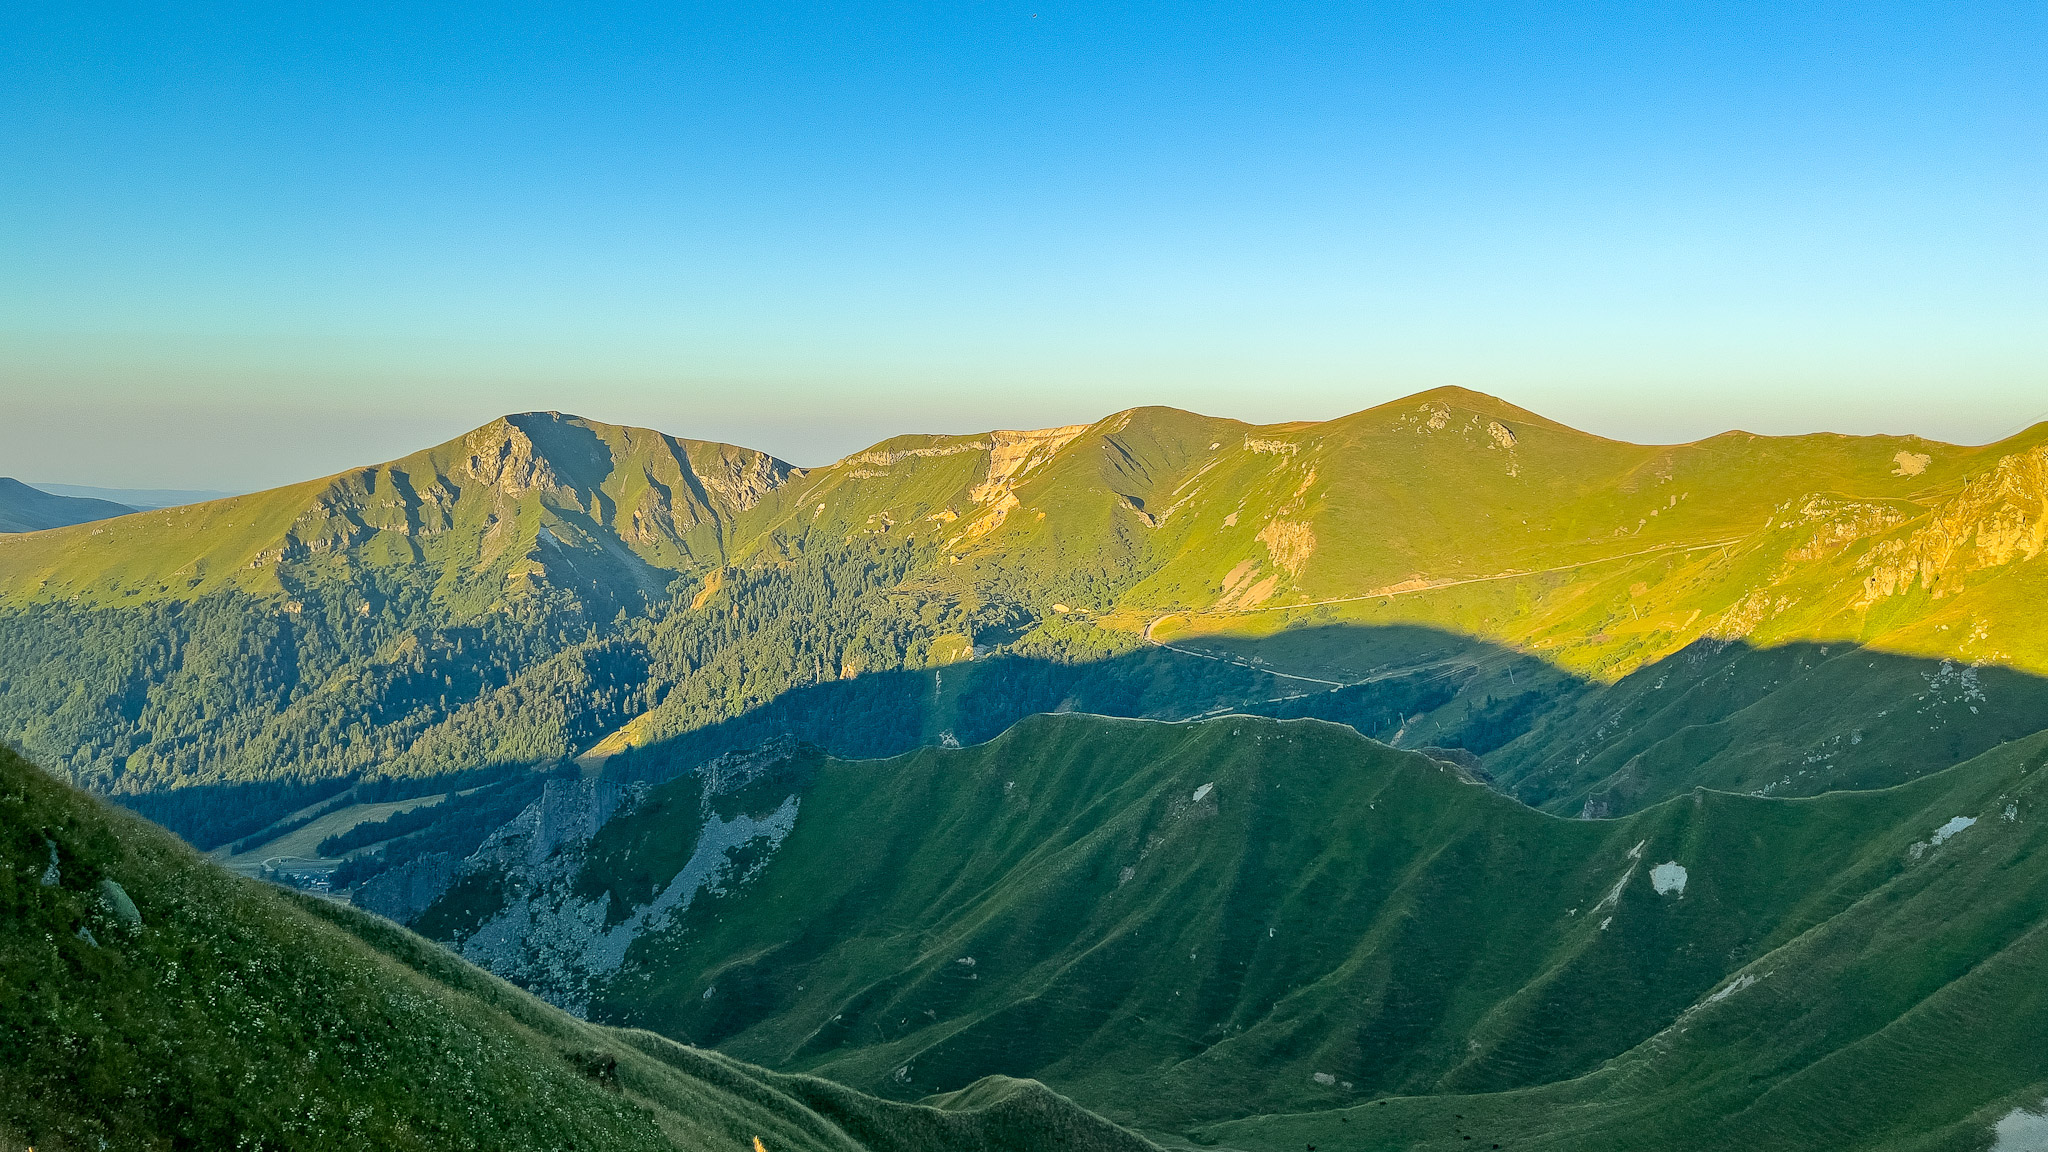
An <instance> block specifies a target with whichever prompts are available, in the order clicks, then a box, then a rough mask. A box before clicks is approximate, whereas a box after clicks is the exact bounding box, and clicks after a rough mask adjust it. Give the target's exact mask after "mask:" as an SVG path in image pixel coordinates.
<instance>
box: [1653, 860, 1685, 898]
mask: <svg viewBox="0 0 2048 1152" xmlns="http://www.w3.org/2000/svg"><path fill="white" fill-rule="evenodd" d="M1650 887H1651V888H1654V889H1656V891H1657V895H1659V896H1669V895H1672V894H1674V893H1675V894H1677V895H1679V896H1683V895H1685V865H1683V864H1680V863H1679V862H1678V861H1676V860H1666V861H1665V862H1664V863H1662V864H1659V865H1657V866H1656V867H1655V868H1652V869H1650Z"/></svg>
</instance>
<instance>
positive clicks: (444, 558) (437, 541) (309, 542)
mask: <svg viewBox="0 0 2048 1152" xmlns="http://www.w3.org/2000/svg"><path fill="white" fill-rule="evenodd" d="M790 471H791V469H790V467H789V466H788V465H786V464H784V463H782V462H781V461H778V460H776V459H774V458H773V457H770V456H766V455H763V454H761V453H758V452H750V451H748V450H746V449H742V448H734V447H731V446H729V445H724V444H711V443H706V442H702V441H692V440H679V439H677V438H675V437H672V436H666V435H663V434H661V433H659V432H652V431H649V430H647V429H643V428H623V427H618V426H615V425H609V424H598V423H595V422H593V421H588V420H583V419H581V418H579V417H574V416H563V415H561V414H560V413H553V412H546V413H526V414H523V415H517V416H507V417H504V418H501V419H499V420H495V421H492V422H491V423H489V424H486V425H484V426H483V427H481V428H478V429H477V430H475V431H474V432H471V433H469V434H467V435H465V436H463V437H461V438H459V439H456V440H451V441H449V442H448V443H446V444H442V445H439V446H437V447H434V448H430V449H427V450H426V451H424V452H418V453H415V454H413V455H411V456H407V457H405V458H404V459H401V460H394V461H392V462H390V463H387V464H380V465H376V466H373V467H367V468H359V469H355V470H353V471H350V472H344V473H341V474H339V475H336V476H330V477H326V478H323V479H319V480H312V481H308V482H306V483H304V484H298V485H293V486H291V487H286V488H277V489H272V490H270V491H267V492H257V493H252V494H251V495H248V496H236V497H231V498H229V499H226V500H215V501H210V502H208V503H205V504H197V505H188V506H185V507H181V508H173V509H167V510H165V511H164V512H162V513H159V514H152V515H149V516H141V517H136V518H135V519H134V520H132V521H128V522H125V523H123V524H122V525H120V526H118V528H116V529H113V530H107V531H103V532H102V533H101V534H100V535H99V536H98V537H94V538H92V539H87V538H86V536H87V535H90V534H89V533H86V534H84V535H81V534H80V533H79V532H72V533H68V534H64V533H60V534H58V535H55V536H49V537H37V538H35V539H33V540H20V541H10V542H9V548H8V550H7V552H6V554H5V557H4V559H0V564H4V566H5V570H6V573H7V576H8V579H7V580H6V582H5V585H4V589H0V594H4V595H5V596H6V597H7V599H9V600H11V601H15V602H25V601H36V600H45V601H48V600H69V599H73V598H80V599H85V600H89V601H93V602H99V603H125V602H129V601H143V602H146V601H150V600H158V599H172V600H177V599H190V598H192V597H194V596H197V595H202V594H204V593H207V592H212V591H217V590H223V589H235V590H239V591H243V592H248V593H252V594H256V595H280V596H293V595H297V594H298V593H300V592H302V591H319V590H322V589H324V588H327V587H331V586H332V587H340V588H343V589H345V590H355V584H354V583H353V581H355V580H356V579H358V578H360V577H361V576H362V574H364V573H366V572H375V571H378V570H384V569H407V570H409V573H408V577H407V582H408V583H417V584H420V585H422V586H425V587H429V588H431V589H432V593H433V598H434V599H435V600H436V601H437V602H442V603H446V604H448V605H449V606H450V607H451V608H452V609H453V611H454V612H455V614H456V615H457V616H458V617H467V616H473V615H476V614H478V613H481V612H484V611H488V610H491V609H492V608H494V607H497V606H499V605H501V604H503V603H504V602H505V601H506V600H508V599H517V598H518V597H520V596H522V595H529V594H531V593H532V591H533V586H534V585H535V584H536V582H538V583H542V584H553V585H554V586H557V587H562V588H567V589H571V590H575V591H579V592H582V593H584V594H585V595H588V596H593V597H596V598H597V599H598V600H600V601H602V602H605V603H612V602H623V601H624V600H627V599H630V598H632V597H633V596H634V595H635V594H636V593H638V594H645V595H654V594H658V593H659V592H660V591H661V590H662V588H663V587H664V586H665V585H666V583H667V582H668V580H670V579H673V578H674V576H675V575H676V574H677V573H679V572H681V571H682V570H684V569H686V568H688V567H690V566H691V565H692V564H694V563H701V562H703V561H704V560H705V559H707V558H710V559H715V558H717V557H718V556H719V555H720V554H721V553H720V549H721V547H722V536H723V526H724V524H725V522H726V521H728V520H729V519H730V518H731V517H732V516H733V515H735V514H736V513H738V512H740V511H743V510H745V509H747V508H749V507H751V506H753V504H754V503H756V502H757V501H758V500H759V499H760V498H761V496H762V495H763V494H764V493H766V492H768V491H770V490H772V489H774V488H775V487H776V486H778V485H779V484H781V483H782V482H783V480H784V479H786V478H787V477H788V475H789V474H790ZM354 607H355V608H356V609H357V610H359V611H362V610H367V611H368V612H375V611H377V610H378V608H379V607H381V605H379V604H377V603H375V602H374V601H373V600H372V599H370V598H360V599H359V600H358V602H357V603H356V604H355V605H354Z"/></svg>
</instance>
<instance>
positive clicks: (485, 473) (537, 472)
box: [463, 417, 560, 498]
mask: <svg viewBox="0 0 2048 1152" xmlns="http://www.w3.org/2000/svg"><path fill="white" fill-rule="evenodd" d="M463 448H464V449H466V450H467V451H468V453H469V458H468V460H467V461H466V462H465V464H466V467H467V469H468V471H469V474H470V475H471V476H472V477H474V478H475V479H477V480H480V481H482V482H483V483H485V484H487V485H490V486H491V487H493V488H497V489H498V490H500V491H502V492H504V493H505V494H506V495H507V496H511V497H514V498H517V497H520V496H524V495H525V494H526V493H528V492H532V491H536V490H540V489H549V488H556V487H559V486H560V480H559V479H558V478H557V477H556V476H555V473H554V469H552V468H550V467H548V462H547V460H546V459H545V458H543V457H542V456H541V455H540V453H539V452H537V451H536V450H535V449H534V446H533V438H532V437H530V436H528V435H527V434H526V433H525V432H524V431H522V430H521V429H520V428H518V427H517V426H516V425H514V424H513V423H512V422H511V421H509V420H506V419H504V418H502V417H501V418H499V419H497V420H493V421H491V422H490V423H489V424H486V425H484V426H483V427H481V428H479V429H477V430H476V431H474V432H471V433H470V434H469V435H468V436H466V437H464V438H463Z"/></svg>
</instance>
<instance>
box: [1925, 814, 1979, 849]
mask: <svg viewBox="0 0 2048 1152" xmlns="http://www.w3.org/2000/svg"><path fill="white" fill-rule="evenodd" d="M1976 822H1977V818H1976V817H1975V816H1957V817H1954V818H1953V819H1951V820H1950V821H1949V822H1948V823H1946V824H1943V825H1942V826H1941V827H1939V828H1936V829H1935V830H1934V836H1933V837H1932V839H1933V841H1934V846H1935V847H1936V848H1939V847H1941V845H1942V842H1943V841H1945V840H1947V839H1948V838H1949V837H1951V836H1953V835H1955V834H1956V833H1958V832H1961V831H1962V830H1963V829H1965V828H1968V827H1969V826H1970V825H1972V824H1975V823H1976Z"/></svg>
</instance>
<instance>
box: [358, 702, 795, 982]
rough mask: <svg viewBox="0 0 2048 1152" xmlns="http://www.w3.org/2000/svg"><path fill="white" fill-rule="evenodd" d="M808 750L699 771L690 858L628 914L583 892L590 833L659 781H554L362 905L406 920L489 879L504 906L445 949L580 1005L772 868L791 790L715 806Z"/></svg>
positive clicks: (745, 756)
mask: <svg viewBox="0 0 2048 1152" xmlns="http://www.w3.org/2000/svg"><path fill="white" fill-rule="evenodd" d="M801 751H802V749H801V748H800V747H799V746H798V745H797V744H796V743H795V742H794V741H788V740H782V741H774V742H771V743H769V744H766V745H764V746H762V747H761V748H758V749H754V750H750V751H745V752H734V753H730V754H728V755H725V756H721V757H718V758H717V759H715V760H711V761H709V762H707V763H705V764H702V765H700V766H698V767H697V768H695V769H694V770H693V771H694V772H695V773H696V775H697V777H698V779H699V782H700V787H699V790H698V795H699V796H700V798H701V811H700V812H699V816H700V818H701V822H700V823H699V824H698V825H697V826H696V828H695V832H694V837H695V839H694V841H693V842H692V846H691V852H690V855H689V858H688V860H687V861H685V862H684V864H683V866H682V867H681V868H680V869H679V870H678V871H677V872H676V873H675V875H674V876H672V877H669V878H668V879H666V880H665V881H664V882H662V883H661V885H660V887H659V888H658V890H657V891H656V892H655V893H654V894H653V897H652V898H651V899H650V900H649V901H648V902H647V903H645V904H642V905H639V906H636V907H632V908H623V909H622V908H619V907H615V906H614V903H613V899H612V897H611V896H610V895H608V894H602V893H601V894H599V895H598V896H596V897H595V898H592V897H590V896H588V895H586V894H583V893H581V892H579V891H578V888H577V880H578V878H579V877H580V876H581V875H582V872H583V868H584V865H585V861H586V860H587V859H588V856H589V845H590V842H591V840H592V838H593V837H595V836H596V835H597V832H598V830H599V829H600V828H602V827H604V826H605V824H606V823H607V822H608V821H609V820H611V819H612V817H613V816H614V815H616V814H618V813H620V812H621V811H631V810H632V809H633V808H634V807H635V806H636V805H637V804H639V802H640V801H641V800H642V799H644V798H645V797H646V796H647V795H648V793H649V791H650V790H651V787H652V783H651V782H643V783H639V784H635V785H633V786H631V787H630V788H625V787H622V786H621V785H620V784H619V783H618V782H617V781H616V780H613V779H609V778H606V777H603V776H601V775H600V776H597V777H589V776H586V777H583V778H580V779H556V780H550V781H549V782H548V784H547V787H546V789H545V790H544V791H543V793H542V794H541V797H540V799H538V800H536V801H534V802H533V803H532V804H530V805H528V806H527V807H526V809H525V810H524V811H522V812H521V813H520V814H519V815H518V816H517V817H515V818H514V819H513V820H511V821H509V822H508V823H506V824H505V825H503V826H502V827H500V828H498V829H497V830H495V831H493V832H492V833H491V834H490V835H489V836H488V837H486V838H485V840H484V842H483V844H482V846H480V847H479V848H478V849H477V850H476V852H474V853H473V854H471V855H470V856H469V858H468V859H466V860H463V861H461V862H459V863H457V862H455V861H451V860H448V859H447V858H446V857H445V856H443V857H440V858H439V860H433V858H430V857H423V858H422V859H421V860H418V861H415V862H414V863H413V865H408V866H407V868H404V869H397V870H394V871H393V872H391V873H387V874H386V875H385V876H383V877H379V878H378V879H377V880H374V881H372V882H370V883H369V884H366V885H364V891H363V894H362V895H359V896H358V898H357V901H356V902H357V903H358V904H360V905H362V906H363V907H366V908H370V909H371V910H373V911H376V912H380V913H382V914H384V915H386V916H390V917H391V918H392V919H394V920H400V921H411V920H413V919H416V918H418V917H419V915H420V914H421V913H422V912H424V911H426V909H427V908H429V907H431V906H432V905H433V903H434V901H435V900H437V899H439V898H440V897H441V896H442V895H444V894H446V893H448V892H449V891H450V889H452V888H454V887H455V886H456V884H457V883H458V882H459V881H462V880H463V879H465V878H467V877H478V878H481V879H485V880H488V881H490V882H492V883H493V886H495V887H497V888H498V889H499V890H501V891H502V892H503V893H504V897H505V898H504V901H503V903H502V905H500V906H498V907H497V908H496V909H495V910H494V911H493V912H492V913H491V914H490V915H488V916H486V917H485V918H484V919H483V920H482V921H481V922H480V923H478V924H476V925H475V926H474V927H472V928H469V929H467V930H464V931H462V932H461V933H460V934H459V936H458V937H457V938H456V939H453V940H450V941H448V943H449V945H450V946H451V947H453V948H454V949H455V950H456V951H458V952H460V953H461V954H462V956H463V957H464V958H466V959H468V960H470V961H471V962H473V963H475V964H478V965H480V966H481V967H484V968H488V969H490V970H491V971H492V972H495V973H497V974H498V975H500V976H503V977H505V978H506V979H509V980H511V981H513V982H515V983H517V984H520V985H522V986H523V987H525V988H527V989H529V990H531V991H533V992H534V993H535V994H537V995H539V996H541V997H542V998H543V999H546V1000H549V1001H551V1002H553V1003H555V1004H557V1005H560V1006H561V1007H564V1008H567V1009H569V1010H571V1011H576V1012H581V1011H584V1010H586V1009H587V1008H588V1006H589V1003H590V999H591V996H592V994H593V993H594V991H595V990H596V988H597V987H598V986H599V985H600V984H601V983H602V982H603V981H604V980H605V979H607V978H608V977H610V976H611V975H612V974H613V973H615V972H617V971H618V969H619V968H620V966H621V965H623V964H624V962H625V957H626V952H627V949H629V948H630V947H632V945H633V942H634V941H636V940H638V939H640V938H641V937H642V936H645V935H647V934H649V933H652V932H658V931H661V930H663V929H664V928H667V927H668V926H669V925H670V924H671V923H672V922H673V920H674V918H675V917H676V916H678V915H680V914H682V913H684V912H686V911H688V910H689V908H690V906H691V904H692V903H693V902H694V901H695V900H696V899H697V898H698V897H699V896H700V895H702V894H704V893H706V892H713V893H716V892H725V891H730V890H732V889H733V888H736V887H737V886H739V885H742V884H745V883H747V882H748V881H749V880H750V879H752V878H753V877H754V876H755V875H757V874H758V873H759V871H760V869H761V868H763V867H765V866H766V864H767V862H768V859H769V858H770V857H772V856H773V855H774V853H775V850H776V849H777V848H779V847H780V846H781V844H782V842H783V840H784V839H785V838H786V837H788V835H789V833H790V830H791V829H793V828H794V827H795V826H796V816H797V811H798V809H799V807H800V806H801V801H800V798H799V796H798V792H797V789H796V787H795V786H794V785H791V787H790V789H789V790H788V791H787V792H786V793H785V794H783V795H782V796H781V798H780V800H779V801H770V802H769V806H768V807H766V808H765V809H764V808H762V807H759V806H756V807H755V809H754V810H752V811H738V812H730V811H721V810H720V809H721V808H723V807H725V806H724V805H722V804H720V803H719V802H720V801H721V800H722V799H724V798H726V797H731V796H735V795H736V794H738V793H739V792H741V791H742V790H744V789H747V788H749V787H750V786H752V785H754V784H756V783H757V782H759V781H761V780H763V779H764V778H767V777H770V776H772V775H773V774H775V773H776V772H778V771H781V770H783V769H785V768H786V767H787V766H788V765H789V764H790V763H791V762H792V761H793V760H794V759H795V758H796V757H797V756H798V755H799V753H800V752H801ZM682 831H684V832H687V829H682Z"/></svg>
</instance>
